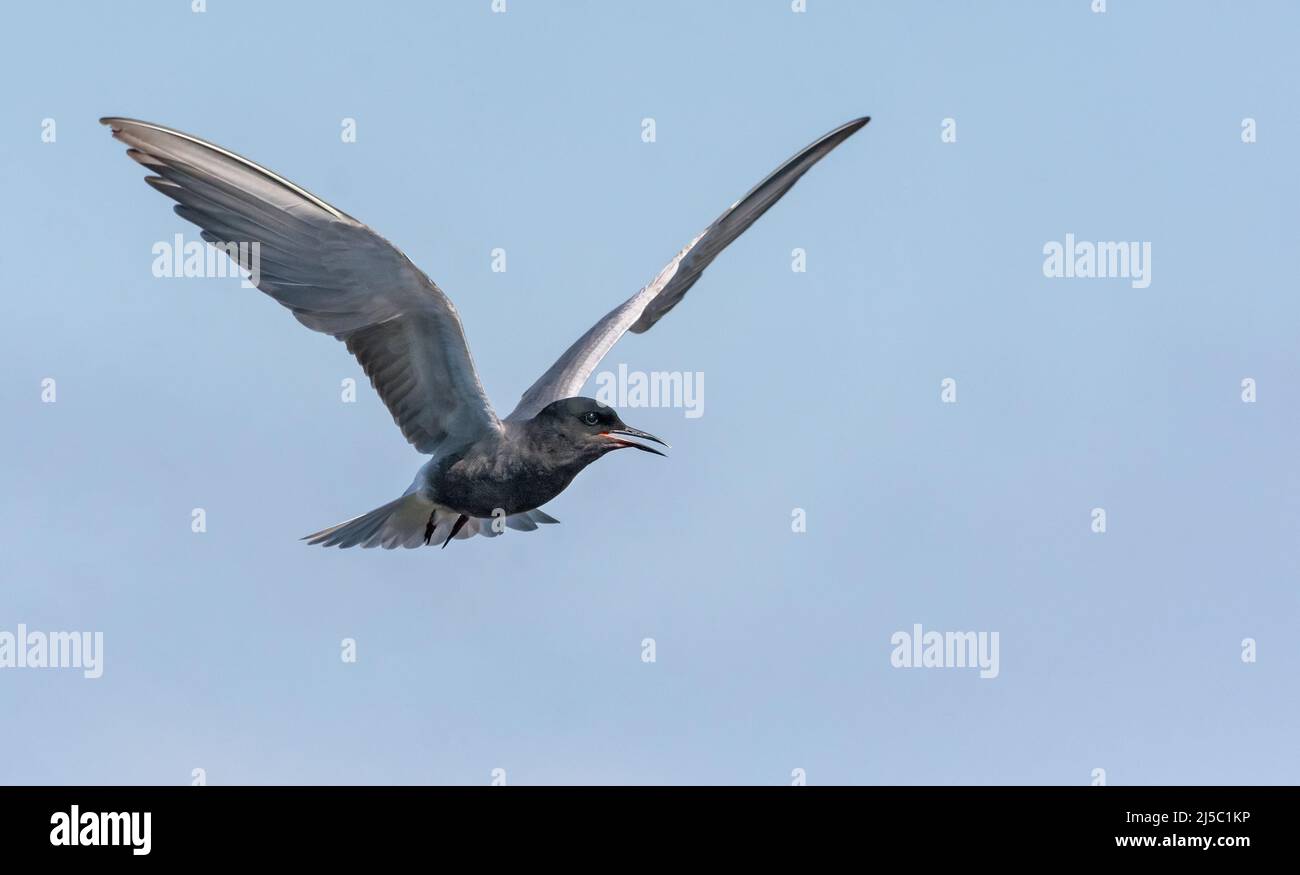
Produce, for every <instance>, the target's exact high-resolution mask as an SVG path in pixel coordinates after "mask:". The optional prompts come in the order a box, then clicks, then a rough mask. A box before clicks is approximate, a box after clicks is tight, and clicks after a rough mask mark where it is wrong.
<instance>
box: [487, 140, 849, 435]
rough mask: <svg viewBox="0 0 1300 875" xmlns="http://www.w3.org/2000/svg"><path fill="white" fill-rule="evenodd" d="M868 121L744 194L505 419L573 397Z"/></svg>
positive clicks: (588, 335) (813, 148)
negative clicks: (625, 340) (617, 347)
mask: <svg viewBox="0 0 1300 875" xmlns="http://www.w3.org/2000/svg"><path fill="white" fill-rule="evenodd" d="M869 121H871V119H870V118H860V119H854V120H853V121H851V122H849V123H847V124H844V125H841V126H840V127H838V128H836V129H835V130H833V131H831V132H830V133H828V134H826V135H825V136H823V137H821V138H820V139H818V140H817V141H816V142H814V143H812V144H811V145H809V146H808V147H807V148H805V149H804V150H803V151H801V152H800V153H799V154H797V155H795V156H794V157H793V158H791V159H790V160H789V161H787V162H785V163H784V164H782V165H781V166H780V167H778V168H777V169H776V170H775V171H773V172H772V174H771V175H770V176H768V177H767V178H766V179H764V180H763V181H762V182H760V183H759V184H758V185H756V186H754V188H753V190H751V191H750V192H749V194H747V195H745V196H744V197H743V198H741V199H740V200H739V201H737V202H736V203H735V204H733V205H732V206H731V208H730V209H728V210H727V211H726V212H725V213H723V214H722V215H721V216H719V217H718V218H717V219H716V220H715V221H714V222H713V224H712V225H710V226H709V227H707V228H705V229H704V231H703V232H701V233H700V234H699V235H698V236H697V237H696V238H695V239H694V240H692V241H691V242H690V243H687V244H686V248H685V249H683V250H682V251H681V252H679V253H677V256H676V257H675V258H673V260H672V261H670V262H668V264H667V266H666V267H664V269H663V270H661V271H659V275H658V276H656V277H655V278H654V279H653V280H651V281H650V284H649V285H647V286H645V287H644V288H643V289H641V291H639V292H637V293H636V294H635V295H633V296H632V297H631V298H628V299H627V300H626V301H624V302H623V303H622V304H621V305H619V306H618V307H616V308H614V309H613V310H611V311H610V312H609V313H608V314H606V315H605V317H604V318H603V319H601V320H600V321H599V322H597V323H596V324H595V325H593V326H591V328H590V329H589V330H588V331H587V333H586V334H584V335H582V337H580V338H578V340H577V341H576V342H575V343H574V344H573V345H572V346H570V347H569V348H568V349H567V350H565V352H564V354H563V355H562V356H560V358H559V359H558V360H557V361H556V362H555V364H553V365H551V367H550V369H549V370H547V372H546V373H545V374H542V376H541V377H540V378H539V379H538V380H537V382H536V383H534V384H533V385H532V386H530V387H529V388H528V391H526V392H525V393H524V395H523V397H522V398H521V399H520V400H519V405H518V406H517V407H515V409H514V410H513V411H512V412H511V413H510V415H509V416H507V417H506V419H508V420H519V419H530V418H532V417H533V416H535V415H536V414H537V413H538V411H540V410H541V409H542V408H544V407H545V406H546V405H548V404H550V403H551V402H553V401H559V400H560V399H561V398H571V397H573V396H574V395H576V394H578V392H579V391H580V390H581V389H582V386H583V384H584V383H586V382H587V378H588V377H590V376H591V372H592V371H594V370H595V369H596V365H598V364H600V360H601V359H602V358H604V357H605V353H607V352H609V350H610V348H612V347H613V346H614V344H615V343H617V342H618V339H619V338H620V337H622V336H623V335H624V333H626V332H628V331H631V332H633V333H634V334H640V333H641V332H643V331H648V330H650V328H651V326H653V325H654V324H655V323H656V322H658V321H659V320H660V319H661V318H663V315H664V314H665V313H667V312H668V311H669V310H671V309H672V308H673V307H674V306H676V305H677V302H678V301H680V300H681V299H682V297H683V296H684V295H685V294H686V293H687V292H688V291H690V288H691V286H693V285H695V282H696V280H698V279H699V278H700V274H702V273H703V272H704V269H705V268H706V267H708V266H709V265H710V264H712V263H713V259H715V258H717V257H718V253H720V252H721V251H722V250H723V249H725V248H727V246H728V245H730V244H731V242H732V241H733V240H735V239H736V238H737V237H739V236H740V235H741V234H743V233H744V232H745V230H746V229H747V228H749V226H750V225H752V224H754V222H756V221H758V217H759V216H761V215H763V213H765V212H767V210H768V208H769V207H771V206H772V204H774V203H776V202H777V201H779V200H780V199H781V197H782V196H783V195H784V194H785V193H786V192H787V191H789V190H790V189H791V188H792V187H793V186H794V184H795V183H796V182H798V181H799V178H800V177H801V176H803V175H804V174H805V173H807V172H808V170H809V169H810V168H811V167H812V166H813V165H814V164H816V163H817V162H818V161H820V160H821V159H823V158H825V157H826V156H827V155H828V154H830V152H831V150H832V149H834V148H835V147H836V146H838V145H839V144H840V143H843V142H844V141H845V140H847V139H848V138H849V137H851V136H852V135H853V134H854V133H855V132H856V131H857V130H858V129H859V128H861V127H862V126H863V125H865V124H866V123H867V122H869Z"/></svg>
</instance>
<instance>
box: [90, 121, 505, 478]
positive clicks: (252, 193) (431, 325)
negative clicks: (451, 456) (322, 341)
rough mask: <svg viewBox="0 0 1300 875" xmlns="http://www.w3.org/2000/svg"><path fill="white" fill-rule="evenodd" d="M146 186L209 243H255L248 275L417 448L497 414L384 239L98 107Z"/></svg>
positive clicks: (282, 185) (466, 436)
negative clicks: (347, 367) (365, 385)
mask: <svg viewBox="0 0 1300 875" xmlns="http://www.w3.org/2000/svg"><path fill="white" fill-rule="evenodd" d="M100 121H101V122H103V123H104V124H106V125H109V126H110V127H111V128H112V131H113V136H114V137H115V138H117V139H118V140H121V141H122V142H124V143H126V144H127V146H128V149H127V154H128V155H129V156H130V157H131V158H133V159H134V160H135V161H137V162H139V163H140V164H142V165H144V166H145V167H146V168H148V169H149V170H150V171H152V172H153V173H155V174H157V175H156V176H148V177H145V181H146V182H148V183H149V184H150V185H151V186H152V187H153V188H155V189H157V190H158V191H160V192H162V193H163V194H165V195H167V196H168V197H169V198H171V199H172V200H174V201H176V202H177V205H176V207H175V210H176V213H177V214H178V215H180V216H181V217H182V218H184V219H186V220H188V221H190V222H193V223H194V224H195V225H198V226H199V228H200V229H201V232H200V233H201V236H202V237H203V239H204V240H207V241H208V242H209V243H217V244H226V243H257V244H258V248H259V256H260V257H259V265H258V266H259V269H260V280H259V282H258V284H257V287H258V288H259V289H261V290H262V291H263V292H265V293H266V294H268V295H270V296H271V297H272V298H274V299H275V300H277V301H278V302H280V303H281V304H283V305H284V306H285V307H287V308H289V310H291V311H292V312H293V315H294V316H295V317H296V318H297V319H298V321H299V322H301V323H302V324H303V325H305V326H307V327H308V328H310V329H312V330H313V331H319V332H322V333H325V334H330V335H332V336H334V337H335V338H337V339H339V340H341V341H343V342H344V343H345V344H346V345H347V348H348V351H349V352H351V353H352V354H353V355H355V356H356V358H357V361H358V362H360V363H361V367H362V369H363V370H364V371H365V373H366V375H367V376H368V377H369V378H370V382H371V384H372V385H373V386H374V387H375V390H376V391H377V392H378V393H379V397H380V398H381V399H382V400H383V402H384V404H385V405H386V406H387V407H388V410H389V412H390V413H392V415H393V420H394V421H395V422H396V423H397V425H398V427H399V428H401V430H402V434H404V435H405V436H406V439H407V440H409V441H410V442H411V443H412V444H413V445H414V446H415V448H416V449H417V450H419V451H420V452H422V453H433V452H436V451H437V450H439V449H440V448H448V447H451V446H457V445H461V444H463V443H469V442H472V441H473V440H475V439H476V438H477V437H478V436H481V435H482V434H483V433H484V432H485V431H488V430H492V429H499V428H500V427H501V424H500V422H499V421H498V420H497V416H496V414H495V413H494V412H493V410H492V405H491V404H490V403H489V402H488V399H487V395H486V394H485V393H484V391H483V386H482V385H481V384H480V382H479V379H478V374H477V372H476V370H475V368H474V361H473V359H472V357H471V356H470V352H469V345H468V344H467V342H466V340H465V332H464V329H463V328H462V327H461V324H460V317H459V315H457V313H456V308H455V307H454V306H453V305H452V303H451V301H450V299H448V298H447V296H446V295H445V294H443V292H442V290H441V289H439V288H438V287H437V286H436V285H435V284H434V283H433V282H432V281H431V280H430V279H429V278H428V277H427V276H425V275H424V274H423V273H422V272H421V271H420V270H419V269H418V268H417V267H416V266H415V265H414V264H412V263H411V261H410V259H408V258H407V257H406V256H405V255H403V254H402V253H401V252H400V251H398V250H397V249H396V248H395V247H394V246H393V245H392V244H391V243H389V242H388V241H387V240H385V239H383V238H382V237H380V236H379V235H378V234H376V233H375V232H374V231H372V230H371V229H370V228H368V227H366V226H365V225H363V224H361V223H360V222H358V221H357V220H356V219H354V218H352V217H351V216H349V215H347V214H346V213H343V212H341V211H339V210H337V209H335V208H334V207H332V206H330V205H329V204H327V203H326V202H325V201H323V200H321V199H320V198H318V197H316V196H315V195H313V194H311V193H310V192H308V191H306V190H305V189H302V188H299V187H298V186H296V185H294V184H293V183H292V182H289V181H288V180H287V179H284V178H283V177H281V176H278V175H276V174H275V173H272V172H271V171H270V170H267V169H266V168H264V167H261V166H259V165H257V164H254V163H253V162H251V161H249V160H247V159H246V158H242V157H240V156H239V155H236V154H235V153H233V152H230V151H227V150H225V149H222V148H221V147H220V146H215V145H213V144H211V143H206V142H204V141H203V140H200V139H198V138H197V137H193V136H190V135H189V134H184V133H181V132H180V131H174V130H170V129H168V128H164V127H161V126H159V125H154V124H149V123H147V122H140V121H134V120H132V119H124V118H105V119H101V120H100Z"/></svg>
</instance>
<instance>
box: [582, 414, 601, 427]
mask: <svg viewBox="0 0 1300 875" xmlns="http://www.w3.org/2000/svg"><path fill="white" fill-rule="evenodd" d="M582 421H583V422H585V423H587V425H595V424H596V423H598V422H600V414H599V413H597V412H596V411H594V410H588V411H587V412H586V413H584V414H582Z"/></svg>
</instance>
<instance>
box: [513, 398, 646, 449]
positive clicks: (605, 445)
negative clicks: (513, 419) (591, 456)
mask: <svg viewBox="0 0 1300 875" xmlns="http://www.w3.org/2000/svg"><path fill="white" fill-rule="evenodd" d="M537 420H539V421H540V422H542V423H545V426H546V428H547V430H548V431H550V432H551V433H553V434H554V433H558V434H560V435H563V436H564V437H565V438H567V439H568V440H569V441H570V442H571V443H573V444H575V445H577V446H579V447H583V448H584V449H594V450H597V451H599V452H600V453H601V454H604V453H606V452H609V451H610V450H621V449H625V448H627V447H633V448H635V449H638V450H645V451H646V452H647V453H654V454H655V455H659V456H662V455H663V453H661V452H659V451H658V450H656V449H653V448H651V447H647V446H646V445H645V444H638V443H634V442H633V441H629V440H624V439H623V438H621V437H619V435H626V436H628V437H638V438H641V439H643V440H648V441H654V442H655V443H657V444H662V445H663V446H665V447H666V446H668V444H666V443H664V442H663V441H661V440H660V439H659V438H657V437H655V436H654V435H652V434H650V433H648V432H644V431H641V430H640V429H636V428H632V427H631V426H629V425H627V424H626V423H625V422H623V420H622V419H620V418H619V415H618V413H617V412H616V411H615V410H614V408H613V407H610V406H609V405H607V404H601V403H600V402H599V401H597V400H596V399H595V398H563V399H561V400H559V401H555V402H553V403H551V404H549V405H547V406H546V407H545V408H543V409H542V412H541V413H539V414H537Z"/></svg>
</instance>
